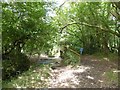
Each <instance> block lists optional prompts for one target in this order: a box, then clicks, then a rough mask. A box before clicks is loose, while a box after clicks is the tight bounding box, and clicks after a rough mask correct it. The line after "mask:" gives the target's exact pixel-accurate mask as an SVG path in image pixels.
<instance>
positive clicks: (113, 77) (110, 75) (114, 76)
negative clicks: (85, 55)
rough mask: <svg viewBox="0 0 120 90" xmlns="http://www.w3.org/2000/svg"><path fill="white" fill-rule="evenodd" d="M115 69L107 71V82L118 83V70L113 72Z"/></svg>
mask: <svg viewBox="0 0 120 90" xmlns="http://www.w3.org/2000/svg"><path fill="white" fill-rule="evenodd" d="M113 71H114V70H110V71H108V72H105V74H104V76H105V78H106V80H107V82H109V83H111V84H114V83H115V84H118V72H113Z"/></svg>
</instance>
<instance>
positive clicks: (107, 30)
mask: <svg viewBox="0 0 120 90" xmlns="http://www.w3.org/2000/svg"><path fill="white" fill-rule="evenodd" d="M74 24H79V25H85V26H88V27H93V28H98V29H100V30H102V31H104V32H109V33H111V34H114V35H116V36H117V37H120V34H119V33H117V32H114V31H112V30H109V29H105V28H102V27H100V26H95V25H91V24H87V23H82V22H72V23H69V24H67V25H65V26H63V27H62V28H60V30H61V33H62V31H63V30H64V29H65V28H66V27H68V26H70V25H74Z"/></svg>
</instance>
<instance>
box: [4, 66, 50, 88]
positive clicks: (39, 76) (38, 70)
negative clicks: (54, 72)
mask: <svg viewBox="0 0 120 90" xmlns="http://www.w3.org/2000/svg"><path fill="white" fill-rule="evenodd" d="M50 70H51V69H50V65H34V66H32V67H31V68H30V69H29V70H28V71H26V72H24V73H23V74H21V75H19V76H18V78H13V79H11V80H9V81H4V82H3V88H45V87H47V82H48V81H47V80H48V77H49V76H50Z"/></svg>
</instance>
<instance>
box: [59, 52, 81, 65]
mask: <svg viewBox="0 0 120 90" xmlns="http://www.w3.org/2000/svg"><path fill="white" fill-rule="evenodd" d="M61 63H62V65H79V64H80V57H79V56H78V55H76V54H74V53H73V52H71V51H69V50H67V51H66V53H65V54H64V60H62V62H61Z"/></svg>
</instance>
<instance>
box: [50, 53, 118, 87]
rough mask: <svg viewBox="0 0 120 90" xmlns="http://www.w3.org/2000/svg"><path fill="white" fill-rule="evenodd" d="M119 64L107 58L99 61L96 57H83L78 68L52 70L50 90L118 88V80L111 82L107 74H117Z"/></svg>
mask: <svg viewBox="0 0 120 90" xmlns="http://www.w3.org/2000/svg"><path fill="white" fill-rule="evenodd" d="M116 70H117V63H115V62H111V61H109V60H108V59H107V58H103V60H99V59H97V58H96V57H94V56H90V55H86V56H82V57H81V64H80V66H77V67H74V68H73V67H71V66H66V67H58V68H56V69H54V70H52V74H51V77H50V79H49V81H50V82H49V88H103V87H105V88H106V87H112V88H116V87H117V86H118V84H117V83H118V82H117V80H110V79H109V78H108V77H106V72H110V71H112V74H116V73H117V72H115V71H116Z"/></svg>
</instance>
